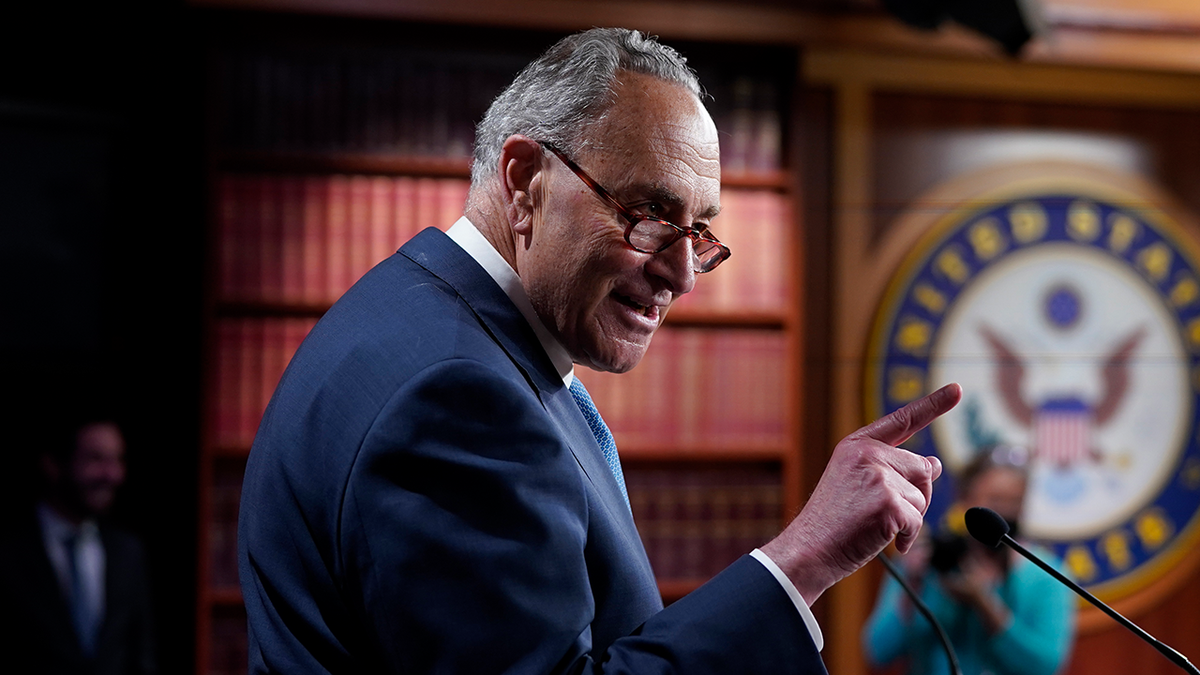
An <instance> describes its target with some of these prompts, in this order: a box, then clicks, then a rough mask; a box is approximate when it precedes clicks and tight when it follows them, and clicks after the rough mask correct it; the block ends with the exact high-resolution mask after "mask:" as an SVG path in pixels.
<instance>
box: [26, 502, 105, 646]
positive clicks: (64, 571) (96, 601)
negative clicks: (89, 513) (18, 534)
mask: <svg viewBox="0 0 1200 675" xmlns="http://www.w3.org/2000/svg"><path fill="white" fill-rule="evenodd" d="M37 514H38V522H39V524H40V525H41V528H42V541H43V542H44V543H45V545H46V555H47V556H49V558H50V564H51V565H53V566H54V573H55V576H56V577H57V578H58V583H59V586H60V587H61V588H62V592H63V597H64V598H66V600H67V603H68V604H71V603H72V602H73V600H74V599H73V598H72V597H71V596H72V594H73V590H72V588H71V560H70V556H71V555H72V552H71V551H69V550H68V548H67V540H68V539H70V538H72V537H76V538H77V539H76V544H75V551H74V556H75V561H74V562H75V568H76V570H77V571H78V573H79V576H80V588H81V590H82V591H83V597H84V602H85V605H84V607H85V608H86V609H85V612H86V621H87V622H88V625H89V626H90V630H91V631H92V633H93V634H94V633H95V631H96V630H97V629H98V628H99V624H100V617H101V616H103V615H104V600H105V598H104V565H105V562H104V542H103V541H101V539H100V528H99V527H98V526H97V525H96V521H94V520H85V521H83V522H82V523H80V524H78V525H76V524H75V523H72V522H71V521H69V520H67V519H66V518H63V517H62V516H61V515H59V514H58V512H56V511H55V510H54V509H53V508H51V507H50V506H49V505H47V504H44V503H43V504H39V505H38V509H37Z"/></svg>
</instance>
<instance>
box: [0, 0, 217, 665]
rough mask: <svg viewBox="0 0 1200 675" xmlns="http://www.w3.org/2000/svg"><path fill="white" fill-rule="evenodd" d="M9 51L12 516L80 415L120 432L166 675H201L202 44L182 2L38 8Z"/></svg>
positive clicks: (4, 246) (130, 518)
mask: <svg viewBox="0 0 1200 675" xmlns="http://www.w3.org/2000/svg"><path fill="white" fill-rule="evenodd" d="M22 4H24V5H38V6H36V7H32V6H25V7H22V8H20V9H17V10H11V9H7V8H6V10H5V18H4V20H3V25H4V31H3V32H4V38H3V40H0V59H2V61H0V63H3V66H0V288H3V289H4V291H5V307H4V311H3V314H2V317H3V318H2V319H0V326H3V328H2V329H0V353H2V354H3V355H4V357H3V359H2V361H0V383H2V384H3V386H4V388H5V390H6V392H5V393H4V395H3V398H4V399H7V400H9V401H10V402H11V403H10V404H8V405H4V406H0V409H2V410H3V414H4V416H5V417H6V418H7V419H5V420H4V428H5V430H6V431H7V432H8V433H7V434H5V436H6V438H7V440H8V447H6V448H5V455H4V456H5V457H6V458H7V460H8V465H9V466H8V470H6V471H5V472H4V476H5V478H6V480H5V482H6V483H7V485H5V486H4V489H3V490H0V492H2V493H3V506H4V508H5V511H4V513H5V514H9V513H12V510H13V509H17V508H20V507H21V506H23V505H25V504H28V503H29V501H30V499H31V498H32V496H33V493H34V486H35V485H36V482H35V480H34V477H35V474H34V473H33V468H34V462H33V458H34V457H35V456H36V453H37V451H38V450H39V447H40V446H42V445H44V443H45V439H46V438H47V437H48V436H49V435H50V433H51V432H52V428H51V427H52V425H53V424H55V422H56V420H59V419H60V417H58V415H57V413H58V412H59V411H62V410H65V409H66V407H67V406H68V405H73V404H75V403H76V402H77V401H80V400H82V401H85V402H91V401H98V402H99V403H101V404H103V406H104V407H106V408H108V409H111V410H113V411H114V412H116V414H117V415H118V416H119V418H120V419H121V421H122V424H123V426H124V429H125V433H126V437H127V443H128V456H127V459H128V469H129V473H128V480H127V482H126V485H125V488H124V490H123V492H122V493H121V494H120V496H119V498H118V502H117V505H116V512H115V513H114V518H115V519H116V520H117V521H119V522H120V523H121V524H123V525H125V526H126V527H127V528H128V529H130V530H133V531H134V532H136V533H137V534H139V535H141V536H142V538H143V540H144V541H145V543H146V546H147V550H148V555H149V558H150V560H149V562H150V569H151V570H152V572H151V575H152V578H151V584H152V590H153V593H154V598H155V606H156V607H155V609H156V618H157V632H158V637H159V642H160V650H159V651H160V654H161V665H162V670H163V672H188V671H190V670H191V669H192V665H191V664H192V661H193V657H192V652H193V649H194V647H193V637H194V631H193V628H192V626H193V622H194V618H193V616H194V610H193V608H194V603H195V599H194V597H192V596H193V595H194V590H193V589H194V588H195V581H194V580H195V561H194V550H195V522H196V507H195V503H196V499H195V496H196V495H195V493H196V479H195V475H196V464H197V457H198V448H199V437H198V430H199V411H200V404H199V391H200V386H199V381H200V355H201V344H200V336H201V330H200V317H201V316H202V313H201V301H202V298H201V279H202V252H203V235H202V232H203V229H202V225H203V218H202V205H203V193H202V190H203V180H202V179H203V175H202V173H201V168H202V166H203V164H202V162H201V161H200V159H199V158H200V156H201V155H200V153H201V149H202V133H201V131H202V129H203V113H202V106H201V104H200V96H201V92H202V87H200V86H198V83H199V82H200V67H199V58H198V54H197V50H196V49H194V45H195V44H196V36H195V30H194V27H193V26H189V25H188V24H189V22H188V21H186V20H185V19H184V12H183V11H182V6H181V5H179V4H178V3H172V2H144V3H120V4H122V7H119V8H112V7H108V6H107V5H108V3H91V4H84V3H72V2H67V3H22Z"/></svg>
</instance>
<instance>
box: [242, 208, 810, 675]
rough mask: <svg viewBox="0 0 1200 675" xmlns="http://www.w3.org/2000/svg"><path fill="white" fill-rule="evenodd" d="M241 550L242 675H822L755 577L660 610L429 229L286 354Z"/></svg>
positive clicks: (532, 382)
mask: <svg viewBox="0 0 1200 675" xmlns="http://www.w3.org/2000/svg"><path fill="white" fill-rule="evenodd" d="M238 537H239V563H240V574H241V583H242V588H243V592H244V595H245V601H246V610H247V615H248V619H249V628H250V662H251V671H252V672H254V673H288V674H293V675H294V674H297V673H325V672H331V673H346V672H354V673H362V672H381V673H382V672H386V673H471V674H480V673H521V674H524V673H530V674H532V673H539V674H540V673H580V672H606V673H608V672H612V673H624V672H629V673H642V674H644V673H674V672H679V673H735V672H758V673H765V672H772V673H787V672H796V673H824V672H825V671H824V667H823V665H822V664H821V661H820V657H819V655H818V654H817V653H816V650H815V648H814V647H813V644H812V640H811V638H810V637H809V634H808V631H807V630H806V628H805V626H804V624H803V621H802V620H801V618H800V617H799V615H798V613H797V612H796V609H795V607H794V606H793V605H792V603H791V600H790V599H789V598H788V597H787V595H786V593H785V592H784V591H783V589H782V588H781V587H780V586H779V584H778V583H777V582H776V581H775V579H774V578H773V577H772V576H771V575H770V572H768V571H767V570H766V568H764V567H763V566H762V565H761V564H760V563H758V562H757V561H755V560H753V559H751V558H749V557H744V558H743V559H741V560H739V561H738V562H737V563H735V564H734V565H732V566H731V567H730V568H729V569H728V570H726V571H725V572H723V573H722V574H721V575H719V576H718V577H717V578H716V579H714V580H713V581H711V582H710V583H709V584H707V585H706V586H705V587H703V588H701V589H700V590H698V591H696V592H694V593H692V594H690V595H689V596H688V597H686V598H684V599H682V600H680V601H679V602H676V603H674V604H672V605H671V606H670V607H669V608H667V609H665V610H664V609H663V608H662V604H661V600H660V597H659V594H658V591H657V588H656V585H655V580H654V576H653V573H652V571H651V569H650V565H649V562H648V560H647V558H646V554H645V551H644V550H643V548H642V544H641V541H640V539H639V538H638V533H637V530H636V529H635V527H634V524H633V520H632V517H631V514H630V513H629V510H628V507H627V506H626V504H625V501H624V500H623V498H622V496H621V494H620V491H619V488H618V487H617V485H616V481H615V480H614V478H613V476H612V473H611V472H610V471H609V469H608V467H607V465H606V464H605V462H604V459H603V457H602V455H601V452H600V449H599V448H598V447H597V445H596V441H595V439H594V438H593V436H592V434H591V432H590V431H589V429H588V426H587V423H586V422H585V421H584V419H583V416H582V415H581V413H580V412H579V409H578V408H577V407H576V405H575V402H574V400H573V399H572V397H571V394H570V391H569V390H568V389H567V387H566V386H565V385H564V384H563V381H562V379H561V378H560V377H559V376H558V374H557V372H556V371H555V369H554V367H553V366H552V365H551V363H550V360H549V358H548V357H547V356H546V354H545V351H544V350H543V349H542V347H541V345H540V344H539V343H538V341H537V338H536V337H535V335H534V333H533V331H532V329H531V328H530V327H529V324H528V323H527V322H526V321H525V319H524V318H523V317H522V316H521V314H520V313H519V312H518V311H517V309H516V307H515V306H514V305H513V304H512V302H511V301H510V300H509V299H508V297H507V296H506V295H505V294H504V293H503V291H502V290H501V289H500V288H499V287H498V286H497V285H496V283H495V282H494V281H493V280H492V279H491V277H489V276H488V275H487V273H486V272H485V271H484V270H483V269H482V268H481V267H480V266H479V265H478V264H477V263H476V262H475V261H474V260H473V259H472V258H471V257H470V256H469V255H467V254H466V253H465V252H464V251H463V250H462V249H461V248H459V247H458V245H457V244H455V243H454V242H452V241H451V240H450V239H449V238H448V237H446V236H445V234H443V233H441V232H439V231H437V230H426V231H424V232H422V233H421V234H419V235H418V236H417V237H415V238H414V239H413V240H412V241H411V242H410V243H409V244H407V245H405V246H404V247H403V248H402V249H401V250H400V251H399V252H398V253H397V254H396V255H393V256H391V257H390V258H388V259H387V260H385V261H383V262H382V263H380V264H379V265H377V266H376V267H375V268H374V269H373V270H371V271H370V272H369V273H368V274H366V275H365V276H364V277H363V278H362V279H361V280H360V281H359V282H358V283H357V284H355V286H354V287H353V288H351V289H350V290H349V291H348V292H347V293H346V294H345V295H344V296H343V297H342V298H341V299H340V300H339V301H338V302H337V303H336V304H335V305H334V306H333V307H332V308H331V309H330V310H329V312H327V313H326V315H325V316H324V317H323V318H322V319H321V321H320V322H318V324H317V326H316V327H315V328H314V329H313V330H312V332H311V333H310V335H309V336H308V338H307V339H306V340H305V341H304V343H303V344H302V345H301V347H300V349H299V350H298V351H297V353H296V355H295V357H294V358H293V360H292V361H291V363H290V364H289V366H288V368H287V371H286V372H285V374H284V376H283V378H282V380H281V381H280V383H279V386H278V388H277V389H276V392H275V395H274V396H273V397H272V400H271V403H270V405H269V406H268V408H267V411H266V413H265V414H264V417H263V421H262V425H261V427H260V428H259V432H258V435H257V437H256V438H255V442H254V446H253V449H252V450H251V453H250V458H249V462H248V464H247V469H246V477H245V482H244V487H243V492H242V506H241V513H240V522H239V533H238Z"/></svg>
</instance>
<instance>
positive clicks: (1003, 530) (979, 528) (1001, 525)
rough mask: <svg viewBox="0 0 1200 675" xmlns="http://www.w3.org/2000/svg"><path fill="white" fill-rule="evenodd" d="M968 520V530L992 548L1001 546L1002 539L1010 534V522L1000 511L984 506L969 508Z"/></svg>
mask: <svg viewBox="0 0 1200 675" xmlns="http://www.w3.org/2000/svg"><path fill="white" fill-rule="evenodd" d="M966 521H967V532H970V533H971V536H972V537H975V538H976V539H978V540H979V541H980V542H982V543H984V544H987V545H988V546H991V547H992V548H996V547H997V546H999V545H1000V540H1001V539H1003V538H1004V535H1006V534H1008V522H1007V521H1005V520H1004V518H1001V517H1000V514H999V513H996V512H995V511H993V510H991V509H985V508H983V507H982V506H973V507H971V508H969V509H967V515H966Z"/></svg>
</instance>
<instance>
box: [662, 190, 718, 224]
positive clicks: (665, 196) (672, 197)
mask: <svg viewBox="0 0 1200 675" xmlns="http://www.w3.org/2000/svg"><path fill="white" fill-rule="evenodd" d="M644 194H645V199H648V200H650V201H655V202H658V203H660V204H662V205H663V206H667V207H670V209H671V210H673V211H681V210H683V206H684V200H683V197H680V196H679V194H678V193H676V192H675V191H674V190H672V189H670V188H668V187H664V186H662V185H651V186H649V187H647V188H646V189H645V192H644ZM720 212H721V206H720V205H719V204H713V205H712V206H710V207H708V208H707V209H705V210H704V211H703V212H701V213H699V214H697V216H696V218H697V219H698V220H701V219H703V220H712V219H713V218H716V217H717V214H719V213H720ZM700 229H704V228H700Z"/></svg>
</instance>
